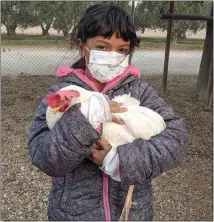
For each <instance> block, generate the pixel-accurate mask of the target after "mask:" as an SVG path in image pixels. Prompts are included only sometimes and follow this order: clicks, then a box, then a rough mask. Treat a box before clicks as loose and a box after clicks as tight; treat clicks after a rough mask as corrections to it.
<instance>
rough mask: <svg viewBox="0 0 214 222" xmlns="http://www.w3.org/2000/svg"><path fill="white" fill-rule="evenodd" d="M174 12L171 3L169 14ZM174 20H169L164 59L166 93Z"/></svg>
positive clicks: (164, 87) (172, 3)
mask: <svg viewBox="0 0 214 222" xmlns="http://www.w3.org/2000/svg"><path fill="white" fill-rule="evenodd" d="M173 10H174V2H173V1H170V8H169V12H170V13H173ZM172 22H173V20H172V19H169V20H168V29H167V38H166V49H165V58H164V69H163V90H164V92H165V91H166V83H167V75H168V67H169V51H170V43H171V35H172Z"/></svg>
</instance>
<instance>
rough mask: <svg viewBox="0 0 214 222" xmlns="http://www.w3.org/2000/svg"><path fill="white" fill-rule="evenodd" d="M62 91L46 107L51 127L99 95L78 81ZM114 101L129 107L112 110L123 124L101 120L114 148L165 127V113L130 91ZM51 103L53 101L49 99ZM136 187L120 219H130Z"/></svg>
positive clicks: (131, 189) (108, 139) (128, 198)
mask: <svg viewBox="0 0 214 222" xmlns="http://www.w3.org/2000/svg"><path fill="white" fill-rule="evenodd" d="M59 92H61V95H60V96H61V98H60V96H59V94H58V95H57V94H55V95H57V96H58V97H57V102H55V103H54V104H53V103H52V105H51V106H52V107H50V105H49V106H48V108H47V111H46V121H47V125H48V127H49V128H50V129H51V130H52V129H53V128H54V125H55V124H56V122H57V121H58V120H59V119H60V118H61V117H62V115H63V113H64V112H66V110H67V109H68V108H70V107H71V106H72V105H74V104H77V103H84V102H87V101H89V99H90V98H91V97H92V96H94V95H100V93H99V92H94V91H88V90H86V89H83V88H81V87H79V86H75V85H69V86H67V87H64V88H62V89H60V90H59ZM66 92H70V96H69V94H67V95H65V94H66ZM63 93H65V94H63ZM62 97H63V98H62ZM49 98H50V96H49V97H47V99H49ZM55 99H56V98H55ZM60 99H61V100H60ZM113 101H116V102H119V103H123V104H124V106H125V107H127V109H128V111H126V112H124V113H114V114H112V115H113V116H115V117H117V118H119V119H121V120H122V121H123V122H124V123H125V124H124V125H119V124H116V123H114V122H102V128H103V131H102V139H104V140H106V141H107V142H108V143H109V144H110V145H111V146H112V148H113V149H116V148H117V147H118V146H120V145H123V144H127V143H132V142H133V141H134V140H136V139H143V140H149V139H150V138H151V137H152V136H155V135H157V134H159V133H160V132H161V131H163V130H164V129H165V128H166V124H165V122H164V120H163V118H162V116H160V115H159V114H158V113H156V112H154V111H153V110H151V109H148V108H146V107H142V106H140V102H139V101H138V100H137V99H135V98H133V97H131V96H130V95H127V94H124V95H121V96H116V97H115V98H114V99H113ZM48 103H49V104H50V102H49V101H48ZM133 189H134V185H131V186H130V187H129V191H128V194H127V198H126V202H125V206H124V209H123V211H122V215H121V218H120V220H122V218H123V217H126V219H127V215H128V212H129V209H130V205H131V204H133V203H132V201H131V199H132V193H133Z"/></svg>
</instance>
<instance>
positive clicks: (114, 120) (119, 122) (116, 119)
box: [112, 116, 125, 125]
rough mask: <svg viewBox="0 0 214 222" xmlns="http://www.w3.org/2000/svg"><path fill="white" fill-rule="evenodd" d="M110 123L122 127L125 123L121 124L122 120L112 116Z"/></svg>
mask: <svg viewBox="0 0 214 222" xmlns="http://www.w3.org/2000/svg"><path fill="white" fill-rule="evenodd" d="M112 122H114V123H117V124H119V125H124V124H125V123H124V122H123V120H121V119H119V118H116V117H115V116H112Z"/></svg>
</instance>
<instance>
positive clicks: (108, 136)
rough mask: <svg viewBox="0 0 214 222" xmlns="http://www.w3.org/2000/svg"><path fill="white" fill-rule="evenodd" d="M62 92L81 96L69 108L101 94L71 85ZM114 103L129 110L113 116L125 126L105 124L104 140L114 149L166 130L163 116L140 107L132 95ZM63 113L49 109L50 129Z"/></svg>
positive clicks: (72, 101) (47, 114) (120, 98)
mask: <svg viewBox="0 0 214 222" xmlns="http://www.w3.org/2000/svg"><path fill="white" fill-rule="evenodd" d="M61 90H75V91H78V92H79V94H80V96H79V97H76V98H74V99H72V100H71V101H70V104H69V106H68V108H69V107H71V106H72V105H74V104H77V103H83V102H86V101H89V99H90V97H91V96H93V95H97V94H100V93H98V92H94V91H89V90H86V89H83V88H81V87H79V86H75V85H69V86H67V87H64V88H62V89H60V91H61ZM113 101H116V102H120V103H123V104H124V106H125V107H127V109H128V111H127V112H124V113H114V114H113V115H114V116H115V117H117V118H120V119H121V120H123V122H124V123H125V124H124V125H119V124H116V123H114V122H105V123H103V132H102V138H103V139H104V140H106V141H107V142H108V143H109V144H110V145H111V146H112V147H113V148H114V149H116V148H117V147H118V146H120V145H123V144H126V143H132V142H133V141H134V140H135V139H143V140H149V139H150V138H151V137H152V136H155V135H157V134H159V133H160V132H161V131H163V130H164V129H165V128H166V125H165V122H164V120H163V118H162V116H160V115H159V114H158V113H156V112H154V111H153V110H151V109H148V108H146V107H142V106H140V102H139V101H138V100H136V99H135V98H133V97H131V96H130V95H127V94H125V95H121V96H116V97H115V98H114V99H113ZM68 108H67V109H68ZM65 112H66V110H65ZM63 113H64V112H55V111H54V109H53V108H51V107H48V109H47V111H46V120H47V124H48V127H49V128H50V129H53V127H54V125H55V124H56V122H57V121H58V120H59V119H60V118H61V117H62V115H63Z"/></svg>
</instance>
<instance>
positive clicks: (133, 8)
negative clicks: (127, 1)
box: [129, 1, 135, 65]
mask: <svg viewBox="0 0 214 222" xmlns="http://www.w3.org/2000/svg"><path fill="white" fill-rule="evenodd" d="M134 11H135V1H132V16H131V17H132V21H133V23H134ZM132 56H133V52H132V53H131V54H130V55H129V65H130V64H131V60H132Z"/></svg>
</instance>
